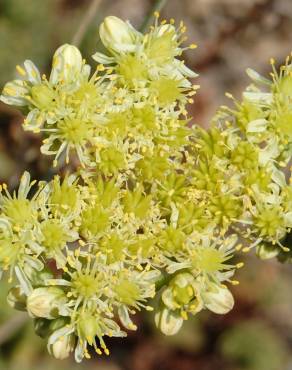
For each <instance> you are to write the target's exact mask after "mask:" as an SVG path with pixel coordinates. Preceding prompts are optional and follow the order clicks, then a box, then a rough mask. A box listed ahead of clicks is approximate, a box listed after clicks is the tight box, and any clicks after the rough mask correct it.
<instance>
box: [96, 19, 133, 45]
mask: <svg viewBox="0 0 292 370" xmlns="http://www.w3.org/2000/svg"><path fill="white" fill-rule="evenodd" d="M99 35H100V38H101V41H102V43H103V44H104V46H105V47H106V48H107V49H109V50H112V51H114V52H121V51H133V50H134V49H135V47H136V45H135V39H136V38H137V36H138V35H139V33H138V32H137V31H136V30H135V29H134V28H133V27H132V26H131V25H130V24H129V23H126V22H124V21H122V20H121V19H119V18H117V17H114V16H109V17H106V18H105V20H104V21H103V23H102V24H101V25H100V28H99Z"/></svg>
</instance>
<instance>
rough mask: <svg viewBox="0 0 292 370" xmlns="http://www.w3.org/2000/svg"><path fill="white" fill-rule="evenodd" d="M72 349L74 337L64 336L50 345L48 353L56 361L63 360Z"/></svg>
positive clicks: (70, 335) (72, 335) (71, 335)
mask: <svg viewBox="0 0 292 370" xmlns="http://www.w3.org/2000/svg"><path fill="white" fill-rule="evenodd" d="M74 348H75V335H74V334H69V335H64V336H62V337H60V338H59V339H57V340H56V341H55V342H54V343H53V344H51V345H50V353H51V354H52V355H53V356H54V357H55V358H56V359H57V360H64V359H65V358H67V357H69V356H70V353H71V352H73V351H74Z"/></svg>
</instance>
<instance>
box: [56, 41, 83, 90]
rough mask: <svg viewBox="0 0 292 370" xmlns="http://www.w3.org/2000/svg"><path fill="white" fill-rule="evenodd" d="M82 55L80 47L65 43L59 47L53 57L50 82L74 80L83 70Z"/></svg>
mask: <svg viewBox="0 0 292 370" xmlns="http://www.w3.org/2000/svg"><path fill="white" fill-rule="evenodd" d="M82 66H83V62H82V55H81V53H80V51H79V50H78V48H77V47H76V46H73V45H69V44H65V45H62V46H61V47H59V48H58V49H57V50H56V52H55V54H54V57H53V67H52V72H51V76H50V82H51V83H53V84H56V83H58V82H61V81H64V82H73V81H75V80H76V77H78V75H79V74H80V72H81V70H82Z"/></svg>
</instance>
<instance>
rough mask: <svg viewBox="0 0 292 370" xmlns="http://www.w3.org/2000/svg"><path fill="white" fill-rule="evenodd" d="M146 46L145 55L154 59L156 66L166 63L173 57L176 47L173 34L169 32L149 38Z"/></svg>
mask: <svg viewBox="0 0 292 370" xmlns="http://www.w3.org/2000/svg"><path fill="white" fill-rule="evenodd" d="M147 46H148V50H147V52H146V53H147V56H148V57H149V58H150V59H154V60H155V61H156V63H157V64H163V63H167V62H169V61H170V60H171V59H172V58H173V57H174V55H175V52H176V48H177V46H178V45H177V41H176V39H175V32H173V31H172V30H170V31H168V32H165V33H164V34H163V35H161V36H159V37H156V38H151V39H150V41H149V43H148V45H147Z"/></svg>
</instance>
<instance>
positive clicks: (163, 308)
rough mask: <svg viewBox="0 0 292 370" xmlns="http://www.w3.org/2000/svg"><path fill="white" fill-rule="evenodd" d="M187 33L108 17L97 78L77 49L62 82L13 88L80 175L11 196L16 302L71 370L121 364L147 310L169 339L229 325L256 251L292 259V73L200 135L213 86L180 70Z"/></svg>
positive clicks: (66, 56)
mask: <svg viewBox="0 0 292 370" xmlns="http://www.w3.org/2000/svg"><path fill="white" fill-rule="evenodd" d="M156 15H157V14H156ZM185 32H186V27H185V25H184V24H183V23H182V22H181V23H180V24H179V25H176V24H175V22H174V21H173V20H171V21H170V22H169V23H167V22H166V21H162V22H159V21H158V15H157V16H156V21H155V23H154V25H153V26H152V27H151V28H150V30H149V32H148V33H146V34H142V33H140V32H138V31H137V30H135V29H134V28H133V27H132V26H131V24H130V23H128V22H123V21H122V20H120V19H118V18H116V17H107V18H106V19H105V20H104V22H103V23H102V24H101V26H100V38H101V40H102V42H103V44H104V46H105V48H106V50H107V53H106V54H101V53H96V54H94V56H93V59H94V60H95V61H96V62H97V63H98V64H97V67H96V68H95V70H94V71H91V68H90V66H89V65H88V64H87V63H86V61H85V60H84V59H83V58H82V56H81V53H80V51H79V50H78V49H77V48H76V47H75V46H72V45H67V44H66V45H63V46H61V47H60V48H59V49H58V50H57V51H56V52H55V54H54V57H53V61H52V70H51V74H50V76H49V77H47V76H46V75H41V74H40V72H39V71H38V69H37V68H36V66H35V65H34V64H33V63H32V62H31V61H29V60H27V61H25V62H24V65H23V66H17V72H18V73H19V79H17V80H14V81H12V82H9V83H7V84H6V86H5V87H4V90H3V93H2V95H1V100H2V101H3V102H4V103H6V104H10V105H14V106H18V107H19V108H20V109H21V110H22V112H23V113H24V114H25V119H24V122H23V128H24V129H25V130H28V131H32V132H33V133H42V138H43V141H42V146H41V152H42V153H43V154H45V155H51V156H54V161H53V165H54V166H55V167H57V166H62V164H64V163H65V164H72V163H73V164H76V159H77V160H78V163H79V165H78V167H75V168H76V169H75V170H73V171H71V172H72V173H71V174H68V175H66V176H65V178H64V179H60V177H59V176H58V175H56V176H54V178H53V179H52V180H51V181H50V182H44V181H40V182H38V183H36V181H32V182H31V180H30V175H29V174H28V173H27V172H25V173H24V174H23V176H22V178H21V181H20V186H19V189H18V191H15V192H13V193H12V194H11V193H9V191H8V189H7V186H6V185H5V184H3V185H2V186H1V195H0V210H1V213H0V269H1V274H3V275H4V276H7V277H8V279H9V281H10V282H13V284H14V285H13V288H12V289H11V290H10V292H9V295H8V302H9V304H10V305H11V306H12V307H14V308H16V309H19V310H25V311H27V312H28V314H29V315H30V317H31V318H32V319H33V320H34V324H35V331H36V333H37V334H38V335H40V336H42V337H44V338H46V340H47V343H48V350H49V352H50V353H51V354H52V355H53V356H55V357H56V358H59V359H63V358H66V357H68V356H69V355H70V353H71V352H73V351H74V352H75V359H76V361H78V362H80V361H81V360H82V359H83V358H84V357H85V358H90V351H89V347H93V348H94V349H95V351H96V353H98V354H102V353H105V354H107V355H108V354H109V349H108V348H107V345H106V338H105V337H107V336H108V337H124V336H126V331H125V330H136V329H137V327H136V325H135V323H134V322H133V321H132V317H133V315H134V314H135V313H136V312H137V311H140V310H141V309H145V310H147V311H154V313H155V323H156V325H157V327H158V328H159V329H160V330H161V331H162V332H163V333H164V334H166V335H172V334H175V333H177V332H178V331H179V329H180V328H181V326H182V324H183V322H184V321H185V320H187V319H188V316H189V315H195V314H197V313H198V312H199V311H201V310H203V309H208V310H210V311H213V312H215V313H217V314H225V313H227V312H228V311H230V310H231V309H232V307H233V305H234V300H233V296H232V294H231V292H230V290H229V289H228V287H227V285H226V284H228V283H230V284H231V285H236V284H238V282H237V281H236V280H233V275H234V273H235V271H236V269H238V268H240V267H242V266H243V262H238V260H235V259H234V258H233V257H234V255H235V254H236V253H237V252H239V251H240V250H242V251H243V252H246V251H249V250H250V249H251V248H253V247H255V248H256V250H257V253H258V255H259V256H260V257H261V258H270V257H274V256H278V258H279V259H280V260H289V258H290V253H289V252H290V249H289V248H288V246H287V245H286V244H285V238H286V237H287V235H288V234H289V232H290V228H291V227H292V210H291V209H292V188H291V178H292V177H291V175H290V169H289V165H290V160H291V154H292V105H291V99H292V67H291V63H290V61H291V60H290V58H287V60H286V64H285V65H284V66H283V67H281V69H280V72H279V73H278V72H277V70H276V68H275V67H274V61H272V67H273V71H272V74H271V79H266V78H264V77H262V76H260V75H259V74H258V73H256V72H255V71H252V70H248V74H249V76H250V77H251V78H252V80H253V84H252V85H251V86H250V87H248V89H247V90H246V92H245V93H244V94H243V100H242V101H241V102H238V101H235V99H233V100H234V103H235V107H234V108H233V109H231V108H228V107H221V109H220V110H219V111H218V113H217V115H216V117H215V118H214V120H213V124H212V127H211V128H210V129H209V130H204V129H202V128H199V127H197V126H192V127H191V126H190V117H189V116H188V113H187V110H186V105H187V104H188V103H192V102H193V96H194V95H195V94H196V90H197V89H198V85H193V84H192V83H191V82H190V79H193V78H195V77H196V76H197V75H196V74H195V73H194V72H192V71H191V70H190V69H189V68H187V67H186V66H185V64H184V62H183V61H182V60H181V59H180V58H181V55H182V53H183V51H184V50H186V49H194V48H195V47H196V46H195V45H194V44H192V45H190V46H189V47H183V46H182V45H183V44H185V41H186V37H185V36H184V34H185ZM71 168H72V166H71ZM73 168H74V166H73Z"/></svg>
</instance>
